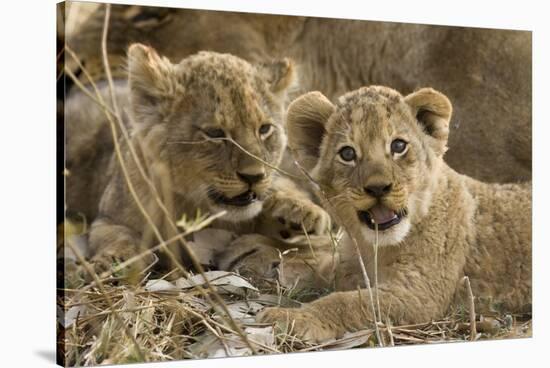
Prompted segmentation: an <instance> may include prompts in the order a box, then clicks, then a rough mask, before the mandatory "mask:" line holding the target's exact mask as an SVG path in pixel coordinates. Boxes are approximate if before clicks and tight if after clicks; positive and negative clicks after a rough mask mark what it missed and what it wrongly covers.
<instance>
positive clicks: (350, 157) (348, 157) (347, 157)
mask: <svg viewBox="0 0 550 368" xmlns="http://www.w3.org/2000/svg"><path fill="white" fill-rule="evenodd" d="M338 155H339V156H340V158H341V159H342V161H344V162H346V163H353V162H354V161H355V159H356V158H357V154H356V153H355V149H354V148H353V147H351V146H344V147H342V148H340V150H339V151H338Z"/></svg>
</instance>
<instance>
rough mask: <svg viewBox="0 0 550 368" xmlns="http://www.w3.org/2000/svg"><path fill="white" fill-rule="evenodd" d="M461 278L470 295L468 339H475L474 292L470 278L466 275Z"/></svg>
mask: <svg viewBox="0 0 550 368" xmlns="http://www.w3.org/2000/svg"><path fill="white" fill-rule="evenodd" d="M463 280H464V282H465V284H466V289H467V291H468V296H469V297H470V340H472V341H475V339H476V336H477V329H476V309H475V298H474V293H473V292H472V286H471V285H470V278H469V277H468V276H464V279H463Z"/></svg>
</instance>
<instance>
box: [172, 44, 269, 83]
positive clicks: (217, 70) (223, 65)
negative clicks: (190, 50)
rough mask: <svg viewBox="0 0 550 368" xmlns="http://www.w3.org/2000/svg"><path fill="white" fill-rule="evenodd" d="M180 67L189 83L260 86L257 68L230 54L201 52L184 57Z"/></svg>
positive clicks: (185, 80) (186, 81)
mask: <svg viewBox="0 0 550 368" xmlns="http://www.w3.org/2000/svg"><path fill="white" fill-rule="evenodd" d="M178 68H179V69H180V72H181V75H182V77H183V79H184V82H185V84H187V85H198V86H201V85H202V86H204V85H209V86H212V87H215V88H220V89H224V88H225V89H235V88H237V87H243V86H245V85H248V86H250V87H254V88H257V87H258V85H257V84H258V82H259V78H258V73H257V70H256V68H255V67H254V66H252V65H251V64H249V63H248V62H246V61H245V60H243V59H241V58H239V57H236V56H233V55H230V54H219V53H216V52H206V51H203V52H199V53H198V54H195V55H192V56H190V57H188V58H186V59H184V60H183V61H182V62H181V63H180V64H179V65H178Z"/></svg>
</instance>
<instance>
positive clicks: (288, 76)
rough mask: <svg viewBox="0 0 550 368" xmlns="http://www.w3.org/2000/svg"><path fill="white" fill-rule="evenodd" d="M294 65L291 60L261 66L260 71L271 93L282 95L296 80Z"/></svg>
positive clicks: (275, 61) (271, 62) (276, 61)
mask: <svg viewBox="0 0 550 368" xmlns="http://www.w3.org/2000/svg"><path fill="white" fill-rule="evenodd" d="M294 69H295V68H294V63H293V62H292V60H290V59H289V58H284V59H280V60H273V61H269V62H265V63H262V64H260V66H259V70H260V73H261V74H262V75H263V77H264V79H265V80H266V82H267V83H268V84H269V88H270V90H271V92H273V93H275V94H280V93H283V92H285V91H286V90H287V89H288V88H289V87H290V86H292V84H293V83H294V80H295V78H296V72H295V70H294Z"/></svg>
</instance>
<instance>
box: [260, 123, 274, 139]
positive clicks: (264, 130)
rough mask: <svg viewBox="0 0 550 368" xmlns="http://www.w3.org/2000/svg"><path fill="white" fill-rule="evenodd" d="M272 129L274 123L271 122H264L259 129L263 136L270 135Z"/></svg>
mask: <svg viewBox="0 0 550 368" xmlns="http://www.w3.org/2000/svg"><path fill="white" fill-rule="evenodd" d="M272 131H273V124H269V123H266V124H263V125H262V126H261V127H260V128H259V129H258V133H259V134H260V136H261V137H265V136H267V135H269V134H270V133H271V132H272Z"/></svg>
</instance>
